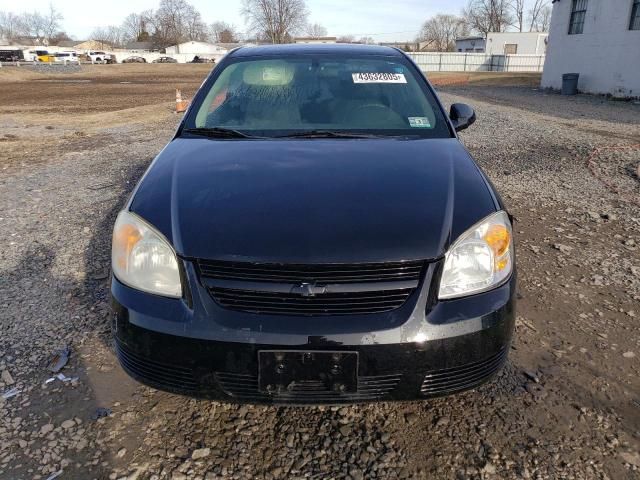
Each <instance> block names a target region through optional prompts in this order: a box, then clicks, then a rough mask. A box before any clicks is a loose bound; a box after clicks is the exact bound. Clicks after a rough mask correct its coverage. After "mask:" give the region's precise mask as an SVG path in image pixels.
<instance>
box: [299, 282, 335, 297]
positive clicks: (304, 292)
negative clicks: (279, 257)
mask: <svg viewBox="0 0 640 480" xmlns="http://www.w3.org/2000/svg"><path fill="white" fill-rule="evenodd" d="M326 290H327V289H326V287H316V286H315V285H312V284H310V283H301V284H300V285H296V286H295V287H293V288H292V289H291V293H294V294H296V295H301V296H303V297H315V296H316V295H318V294H321V293H325V291H326Z"/></svg>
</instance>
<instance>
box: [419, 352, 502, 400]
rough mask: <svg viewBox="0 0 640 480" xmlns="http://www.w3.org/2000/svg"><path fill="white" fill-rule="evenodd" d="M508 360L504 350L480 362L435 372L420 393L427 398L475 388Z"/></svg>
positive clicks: (427, 376)
mask: <svg viewBox="0 0 640 480" xmlns="http://www.w3.org/2000/svg"><path fill="white" fill-rule="evenodd" d="M506 359H507V350H506V349H502V350H500V351H499V352H498V353H496V354H494V355H492V356H491V357H489V358H486V359H485V360H482V361H480V362H475V363H469V364H466V365H462V366H460V367H453V368H447V369H443V370H434V371H433V372H430V373H428V374H427V375H426V376H425V378H424V381H423V382H422V387H421V388H420V392H421V393H422V394H423V395H425V396H431V395H447V394H450V393H454V392H457V391H460V390H466V389H468V388H472V387H475V386H476V385H478V384H480V383H482V382H483V381H485V380H486V379H488V378H489V377H491V376H492V375H493V374H494V373H496V372H497V371H498V370H500V368H501V367H502V365H504V363H505V361H506Z"/></svg>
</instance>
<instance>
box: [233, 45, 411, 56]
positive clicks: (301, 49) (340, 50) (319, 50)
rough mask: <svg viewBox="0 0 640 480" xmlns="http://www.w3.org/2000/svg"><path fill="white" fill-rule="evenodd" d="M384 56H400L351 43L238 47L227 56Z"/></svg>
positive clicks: (389, 50)
mask: <svg viewBox="0 0 640 480" xmlns="http://www.w3.org/2000/svg"><path fill="white" fill-rule="evenodd" d="M305 54H307V55H316V54H320V55H322V54H333V55H344V56H350V55H385V56H402V55H403V54H402V52H401V51H400V50H398V49H396V48H392V47H383V46H380V45H358V44H351V43H315V44H314V43H304V44H301V43H291V44H284V45H260V46H257V47H240V48H238V49H237V50H234V51H232V52H231V53H230V54H229V55H230V56H233V57H258V56H268V55H275V56H287V55H305Z"/></svg>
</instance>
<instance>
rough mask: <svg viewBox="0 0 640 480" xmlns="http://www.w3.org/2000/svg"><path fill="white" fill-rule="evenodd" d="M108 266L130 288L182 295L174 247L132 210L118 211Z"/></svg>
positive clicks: (166, 294)
mask: <svg viewBox="0 0 640 480" xmlns="http://www.w3.org/2000/svg"><path fill="white" fill-rule="evenodd" d="M111 268H112V269H113V273H114V274H115V276H116V277H117V278H118V280H120V281H121V282H122V283H124V284H126V285H128V286H130V287H132V288H136V289H138V290H143V291H145V292H149V293H155V294H157V295H163V296H166V297H181V296H182V284H181V282H180V271H179V269H178V259H177V257H176V253H175V251H174V250H173V247H172V246H171V245H170V244H169V242H168V241H167V239H166V238H164V236H163V235H162V234H161V233H159V232H157V231H156V230H155V229H154V228H153V227H152V226H151V225H149V224H148V223H147V222H145V221H144V220H142V219H141V218H140V217H138V216H137V215H135V214H134V213H131V212H127V211H122V212H120V213H119V214H118V218H117V219H116V224H115V226H114V227H113V242H112V246H111Z"/></svg>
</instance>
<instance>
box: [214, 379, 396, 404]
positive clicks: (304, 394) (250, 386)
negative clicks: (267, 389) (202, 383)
mask: <svg viewBox="0 0 640 480" xmlns="http://www.w3.org/2000/svg"><path fill="white" fill-rule="evenodd" d="M215 376H216V380H217V381H218V384H219V385H220V387H221V388H222V390H223V391H224V392H225V393H226V394H227V395H229V396H231V397H234V398H237V399H238V400H244V401H263V402H264V401H266V402H274V403H295V404H304V403H311V404H316V403H352V402H371V401H376V400H384V399H385V398H387V397H388V395H389V394H390V393H392V392H393V390H395V388H396V387H397V385H398V383H399V382H400V379H401V378H402V376H401V375H382V376H371V377H358V391H357V392H353V393H336V392H333V391H330V390H327V389H326V387H325V385H324V384H323V383H322V382H312V381H309V382H299V383H298V384H297V385H296V386H295V387H294V388H292V389H291V390H287V391H283V392H278V393H274V394H268V393H264V392H261V391H260V390H259V388H258V377H256V376H253V375H243V374H236V373H228V372H217V373H216V374H215Z"/></svg>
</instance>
